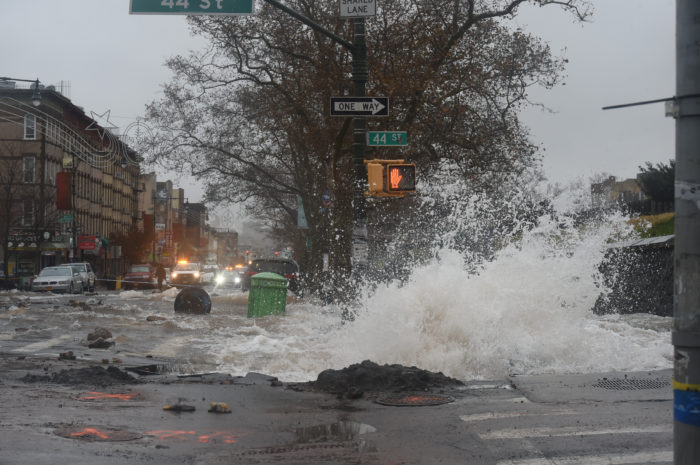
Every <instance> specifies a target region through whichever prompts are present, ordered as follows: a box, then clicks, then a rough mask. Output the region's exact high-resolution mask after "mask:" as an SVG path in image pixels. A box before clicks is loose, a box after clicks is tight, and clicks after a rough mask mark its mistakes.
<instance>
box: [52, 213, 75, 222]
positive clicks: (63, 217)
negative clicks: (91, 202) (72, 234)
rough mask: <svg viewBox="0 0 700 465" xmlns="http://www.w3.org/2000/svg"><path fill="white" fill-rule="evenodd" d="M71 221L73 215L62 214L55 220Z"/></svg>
mask: <svg viewBox="0 0 700 465" xmlns="http://www.w3.org/2000/svg"><path fill="white" fill-rule="evenodd" d="M72 221H73V215H63V216H62V217H60V218H59V219H57V220H56V222H57V223H70V222H72Z"/></svg>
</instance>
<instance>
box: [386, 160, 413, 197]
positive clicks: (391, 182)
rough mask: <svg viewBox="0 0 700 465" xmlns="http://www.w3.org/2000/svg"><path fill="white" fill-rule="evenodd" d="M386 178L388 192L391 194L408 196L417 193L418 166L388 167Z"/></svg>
mask: <svg viewBox="0 0 700 465" xmlns="http://www.w3.org/2000/svg"><path fill="white" fill-rule="evenodd" d="M386 178H387V184H386V187H387V189H386V191H387V192H388V193H390V194H391V193H401V194H408V193H412V192H415V191H416V165H414V164H413V163H401V164H389V165H387V167H386Z"/></svg>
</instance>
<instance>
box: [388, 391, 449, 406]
mask: <svg viewBox="0 0 700 465" xmlns="http://www.w3.org/2000/svg"><path fill="white" fill-rule="evenodd" d="M375 402H376V403H378V404H382V405H389V406H392V407H424V406H431V405H441V404H447V403H450V402H454V398H452V397H449V396H440V395H436V394H431V395H424V394H416V395H407V396H401V397H382V398H379V399H377V400H376V401H375Z"/></svg>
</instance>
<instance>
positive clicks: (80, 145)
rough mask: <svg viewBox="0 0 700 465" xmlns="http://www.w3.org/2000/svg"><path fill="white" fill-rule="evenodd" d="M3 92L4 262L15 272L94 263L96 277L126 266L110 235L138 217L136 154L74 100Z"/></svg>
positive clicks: (49, 93)
mask: <svg viewBox="0 0 700 465" xmlns="http://www.w3.org/2000/svg"><path fill="white" fill-rule="evenodd" d="M8 84H11V83H5V85H4V86H3V87H1V88H0V116H1V118H0V165H1V166H0V216H2V217H1V218H0V224H4V227H2V228H0V244H2V245H3V247H2V250H1V251H0V254H1V255H0V260H1V261H3V262H4V266H5V267H6V268H7V271H8V272H9V274H10V275H12V274H14V275H21V274H27V275H29V274H35V273H38V271H39V270H40V269H41V268H42V267H44V266H48V265H54V264H60V263H65V262H69V261H89V262H90V263H91V264H92V265H93V266H94V268H95V269H96V270H97V273H98V276H109V275H114V274H115V273H119V271H120V269H121V268H123V266H124V264H123V263H122V261H121V257H120V256H119V249H118V248H115V247H112V244H110V237H112V236H113V235H114V234H115V233H126V232H127V231H128V230H129V229H130V228H131V227H132V225H133V224H134V222H135V221H136V220H137V218H138V204H137V196H136V191H137V182H138V175H139V166H138V162H137V160H138V157H137V156H136V154H135V153H134V152H133V151H132V150H131V149H130V148H129V147H128V146H126V145H125V144H123V143H122V142H121V141H120V140H119V139H118V138H117V137H115V136H114V135H112V134H111V133H110V132H109V131H108V130H107V129H108V128H104V127H102V126H100V124H99V122H98V121H96V120H95V119H93V118H92V117H90V116H88V115H86V114H85V112H84V110H83V109H82V108H80V107H78V106H76V105H75V104H73V103H72V102H71V101H70V100H69V99H68V98H66V97H64V96H63V95H61V94H60V93H59V92H57V91H55V90H52V89H50V88H43V89H41V101H40V104H39V105H38V106H34V105H32V103H31V97H32V94H33V89H20V88H17V87H16V86H13V85H8Z"/></svg>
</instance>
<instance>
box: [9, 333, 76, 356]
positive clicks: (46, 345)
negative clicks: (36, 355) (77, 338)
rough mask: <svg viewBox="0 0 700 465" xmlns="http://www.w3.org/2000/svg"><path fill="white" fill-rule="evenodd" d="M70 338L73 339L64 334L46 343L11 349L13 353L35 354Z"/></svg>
mask: <svg viewBox="0 0 700 465" xmlns="http://www.w3.org/2000/svg"><path fill="white" fill-rule="evenodd" d="M72 338H73V337H72V336H71V335H69V334H64V335H63V336H59V337H55V338H53V339H49V340H47V341H41V342H35V343H34V344H28V345H26V346H24V347H20V348H18V349H13V352H36V351H39V350H44V349H48V348H49V347H53V346H56V345H59V344H61V343H63V342H65V341H68V340H70V339H72Z"/></svg>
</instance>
